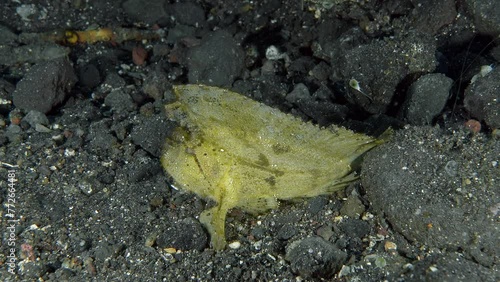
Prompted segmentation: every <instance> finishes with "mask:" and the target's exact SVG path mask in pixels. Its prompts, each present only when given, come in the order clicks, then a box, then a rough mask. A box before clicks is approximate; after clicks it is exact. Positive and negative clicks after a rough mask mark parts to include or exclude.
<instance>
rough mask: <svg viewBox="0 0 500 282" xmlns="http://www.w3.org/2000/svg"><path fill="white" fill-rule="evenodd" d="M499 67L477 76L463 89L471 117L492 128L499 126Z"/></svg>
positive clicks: (465, 102)
mask: <svg viewBox="0 0 500 282" xmlns="http://www.w3.org/2000/svg"><path fill="white" fill-rule="evenodd" d="M499 88H500V69H499V68H498V67H497V68H494V69H493V70H492V71H491V72H490V73H488V74H486V75H485V76H484V77H479V78H477V80H476V81H475V82H473V83H472V84H471V85H469V86H468V87H467V89H466V90H465V99H464V104H465V108H466V109H467V110H468V111H469V112H470V113H471V114H472V116H473V117H475V118H477V119H479V120H481V121H483V120H484V122H485V123H486V124H487V125H489V126H491V127H492V128H500V110H499V108H500V101H499V95H498V89H499Z"/></svg>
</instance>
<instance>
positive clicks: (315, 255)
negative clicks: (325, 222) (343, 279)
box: [285, 236, 347, 279]
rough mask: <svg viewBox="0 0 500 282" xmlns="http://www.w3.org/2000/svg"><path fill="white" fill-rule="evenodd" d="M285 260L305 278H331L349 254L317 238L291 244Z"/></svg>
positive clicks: (294, 270)
mask: <svg viewBox="0 0 500 282" xmlns="http://www.w3.org/2000/svg"><path fill="white" fill-rule="evenodd" d="M285 258H286V260H288V261H289V262H290V265H291V267H292V271H293V272H295V273H297V274H299V275H300V276H302V277H303V278H306V279H311V278H330V277H331V276H332V275H333V274H334V273H335V272H336V271H337V270H339V269H340V267H341V266H342V264H343V263H344V262H345V260H346V258H347V254H346V253H344V252H342V251H341V250H339V249H338V248H337V247H336V246H335V245H332V244H330V243H329V242H327V241H325V240H323V239H322V238H320V237H316V236H315V237H309V238H306V239H303V240H300V241H295V242H293V243H291V244H290V245H289V246H288V247H287V251H286V257H285Z"/></svg>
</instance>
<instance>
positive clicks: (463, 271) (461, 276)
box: [403, 253, 500, 282]
mask: <svg viewBox="0 0 500 282" xmlns="http://www.w3.org/2000/svg"><path fill="white" fill-rule="evenodd" d="M432 267H434V268H435V271H429V270H430V269H432ZM410 277H411V278H410ZM407 278H408V279H405V278H403V280H405V281H464V282H465V281H484V282H495V281H498V279H499V278H500V277H499V274H498V272H497V273H495V270H493V269H492V268H486V267H484V266H481V265H478V264H476V263H474V262H473V261H472V260H469V259H466V258H464V256H463V255H461V254H458V253H448V254H435V255H431V256H429V257H426V258H425V259H423V260H419V261H417V262H416V263H415V264H414V265H413V268H412V270H411V271H410V272H408V273H407Z"/></svg>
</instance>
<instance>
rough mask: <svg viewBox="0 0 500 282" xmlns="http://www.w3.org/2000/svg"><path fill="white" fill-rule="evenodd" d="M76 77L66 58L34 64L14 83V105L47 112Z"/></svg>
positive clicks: (59, 99) (74, 81)
mask: <svg viewBox="0 0 500 282" xmlns="http://www.w3.org/2000/svg"><path fill="white" fill-rule="evenodd" d="M76 81H77V78H76V75H75V73H74V71H73V67H72V66H71V64H70V63H69V61H68V60H67V59H58V60H53V61H48V62H44V63H40V64H37V65H35V66H34V67H33V68H32V69H31V70H30V71H29V72H28V73H27V74H26V76H25V77H24V78H23V79H21V81H19V82H18V83H17V85H16V90H15V91H14V93H13V95H12V96H13V101H14V105H15V106H16V107H18V108H21V109H24V110H26V111H30V110H36V111H39V112H42V113H48V112H49V111H50V110H52V109H53V108H54V107H56V106H58V105H59V104H61V103H62V102H63V101H64V99H65V98H66V95H67V94H68V93H69V92H70V90H71V88H72V87H73V85H74V84H75V83H76Z"/></svg>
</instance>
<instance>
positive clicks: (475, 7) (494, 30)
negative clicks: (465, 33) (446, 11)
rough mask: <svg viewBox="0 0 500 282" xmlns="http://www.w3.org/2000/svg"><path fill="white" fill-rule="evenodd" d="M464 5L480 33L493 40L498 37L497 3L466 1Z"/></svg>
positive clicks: (499, 23)
mask: <svg viewBox="0 0 500 282" xmlns="http://www.w3.org/2000/svg"><path fill="white" fill-rule="evenodd" d="M465 4H466V7H467V10H468V11H469V12H470V13H471V14H472V16H473V18H474V23H475V27H476V28H477V30H478V31H479V32H480V33H482V34H488V35H490V36H491V37H493V38H494V37H497V36H499V35H500V5H498V2H497V1H493V0H490V1H477V0H467V1H465Z"/></svg>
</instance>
